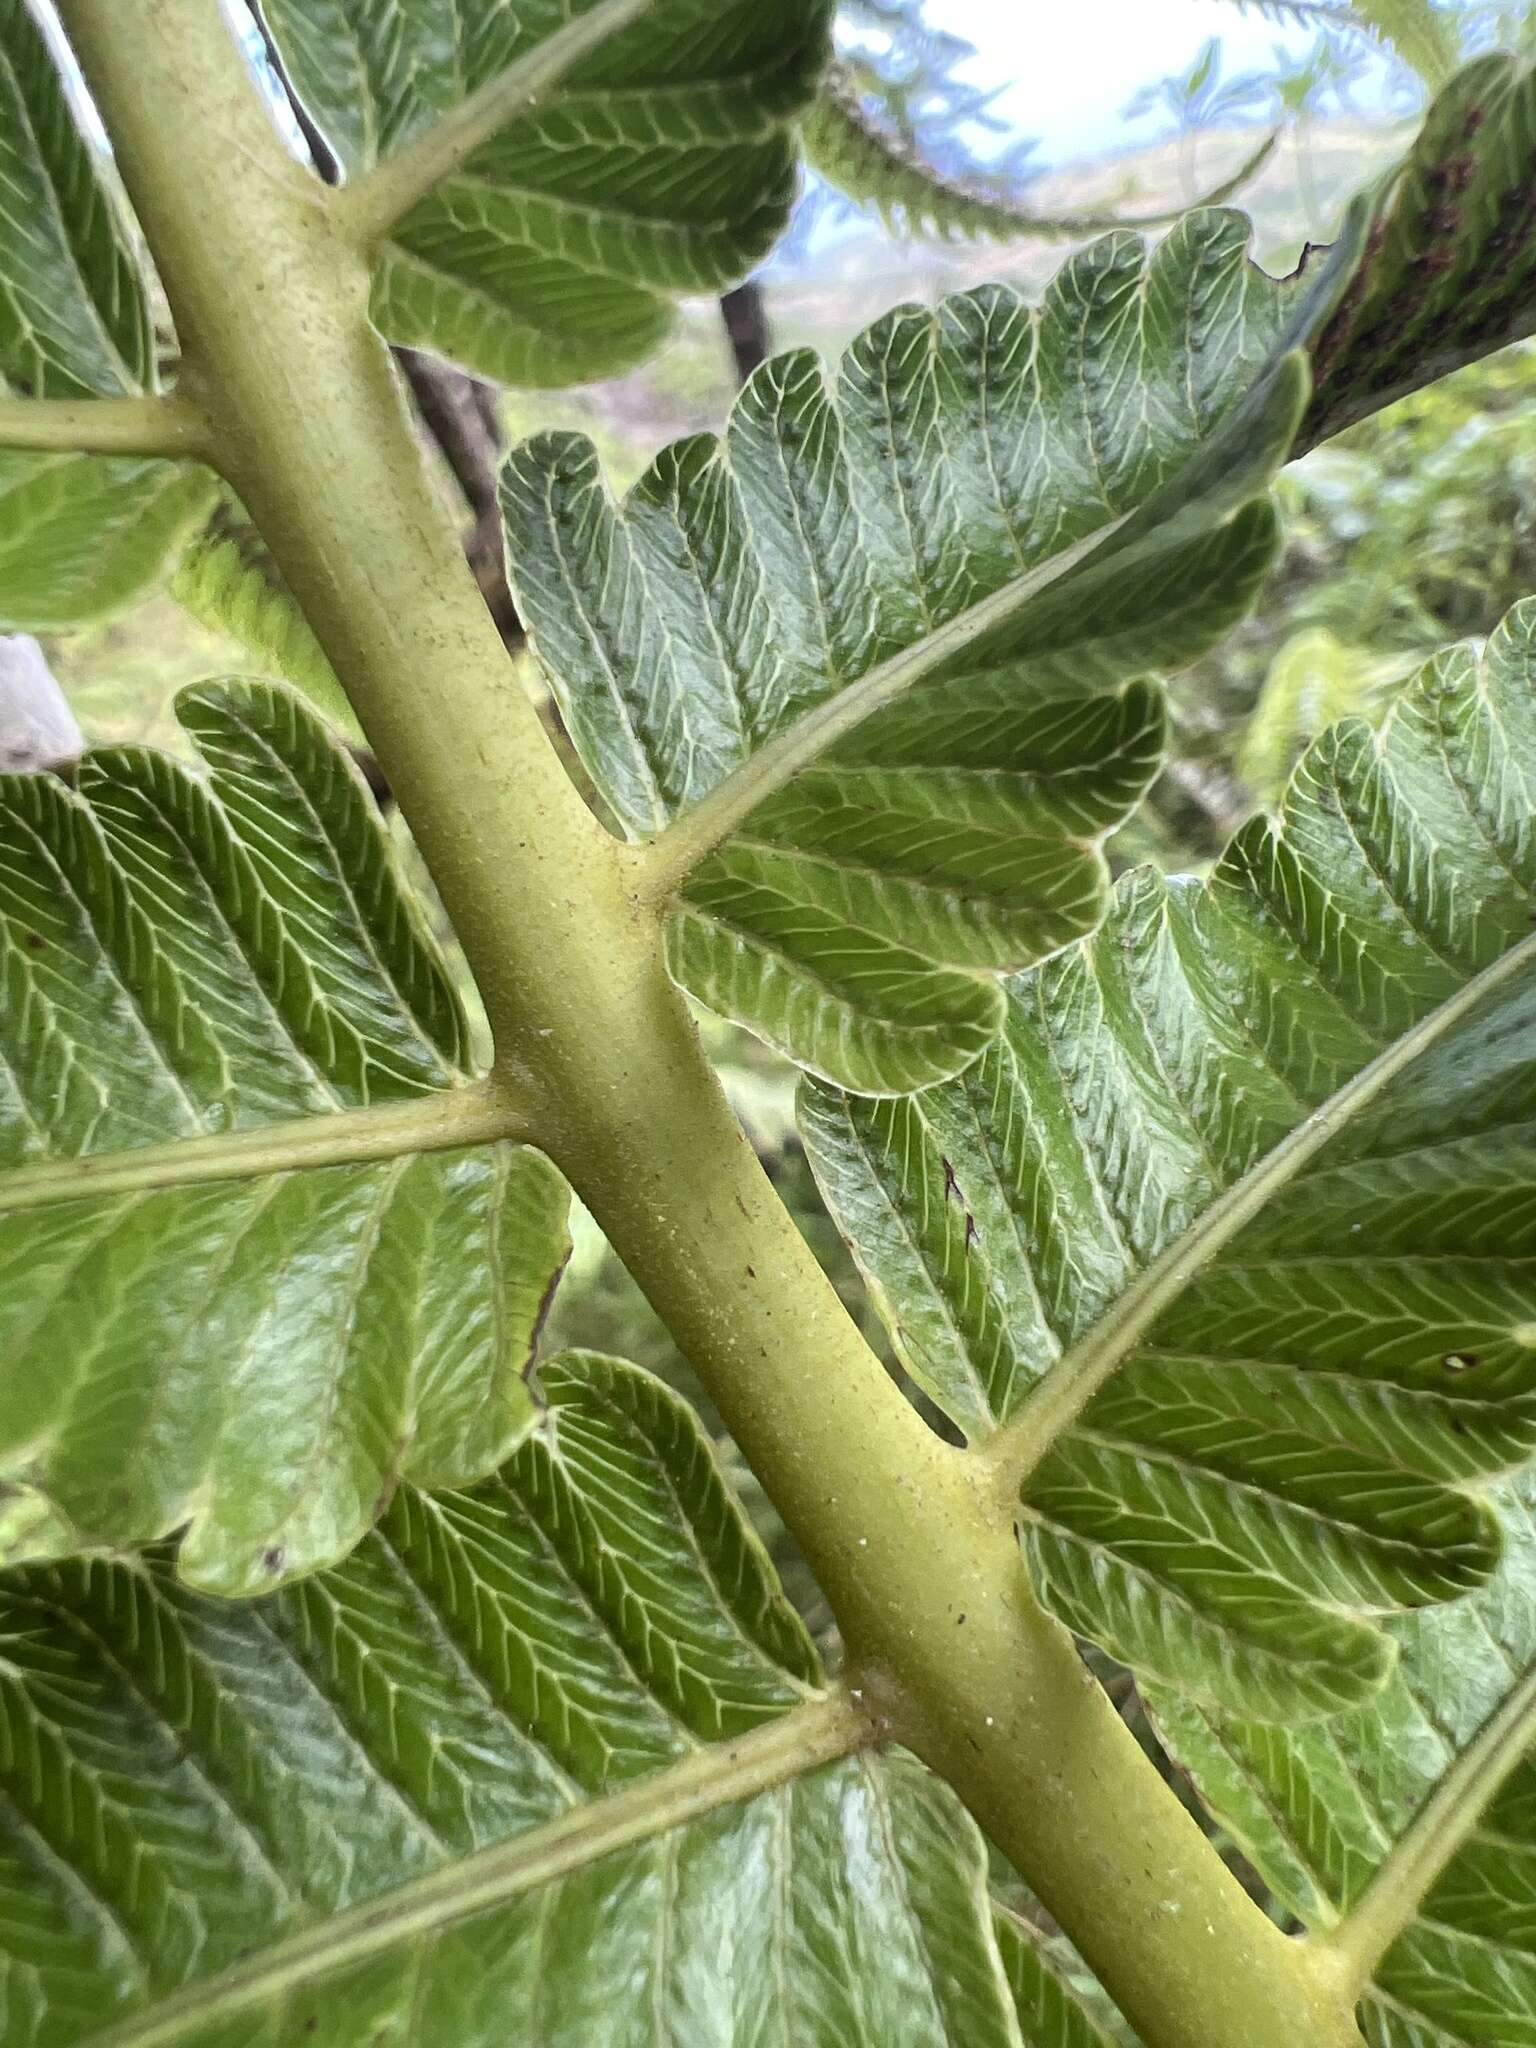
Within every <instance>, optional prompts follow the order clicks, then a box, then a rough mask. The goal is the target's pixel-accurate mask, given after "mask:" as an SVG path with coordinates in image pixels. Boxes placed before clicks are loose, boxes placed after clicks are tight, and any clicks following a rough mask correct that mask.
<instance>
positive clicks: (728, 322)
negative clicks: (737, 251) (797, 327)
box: [720, 277, 773, 384]
mask: <svg viewBox="0 0 1536 2048" xmlns="http://www.w3.org/2000/svg"><path fill="white" fill-rule="evenodd" d="M720 317H721V319H722V320H723V321H724V323H725V338H726V341H727V342H728V343H729V344H730V350H731V361H732V362H733V363H734V364H735V366H736V381H737V382H738V383H739V384H745V383H746V381H747V379H748V378H749V377H750V376H751V374H752V372H753V371H754V370H755V369H756V368H757V366H758V364H759V363H765V362H766V361H767V360H768V357H769V355H770V354H771V353H772V350H773V336H772V334H771V332H770V331H769V327H768V308H767V305H766V304H765V302H764V299H763V288H762V286H761V285H760V284H759V283H758V281H757V279H756V278H755V277H749V278H748V279H747V281H746V283H745V284H739V285H736V286H735V287H734V288H733V289H732V290H730V291H728V292H725V293H723V294H722V296H721V299H720Z"/></svg>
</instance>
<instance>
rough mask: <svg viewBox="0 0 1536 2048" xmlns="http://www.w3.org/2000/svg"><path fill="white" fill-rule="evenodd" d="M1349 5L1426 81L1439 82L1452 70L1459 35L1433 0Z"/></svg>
mask: <svg viewBox="0 0 1536 2048" xmlns="http://www.w3.org/2000/svg"><path fill="white" fill-rule="evenodd" d="M1351 6H1352V8H1353V11H1354V12H1355V14H1357V15H1358V16H1359V17H1360V19H1361V20H1362V21H1363V22H1364V23H1365V25H1366V27H1367V28H1368V29H1369V30H1370V32H1371V34H1372V35H1373V36H1375V38H1376V39H1377V41H1378V42H1382V43H1385V44H1386V46H1387V48H1388V49H1389V50H1395V51H1396V52H1397V54H1398V56H1399V57H1401V58H1402V60H1403V62H1404V63H1405V64H1409V65H1411V66H1412V67H1413V69H1414V70H1415V71H1417V72H1418V74H1419V76H1420V77H1421V78H1423V79H1426V80H1427V81H1428V82H1429V84H1431V85H1443V84H1444V83H1445V81H1446V79H1447V78H1449V77H1450V75H1451V73H1452V72H1453V71H1454V70H1455V68H1456V60H1457V58H1458V56H1459V55H1460V38H1459V35H1458V33H1457V26H1456V22H1455V19H1454V17H1453V15H1452V14H1451V11H1450V10H1449V9H1448V8H1444V7H1438V6H1436V4H1435V0H1351Z"/></svg>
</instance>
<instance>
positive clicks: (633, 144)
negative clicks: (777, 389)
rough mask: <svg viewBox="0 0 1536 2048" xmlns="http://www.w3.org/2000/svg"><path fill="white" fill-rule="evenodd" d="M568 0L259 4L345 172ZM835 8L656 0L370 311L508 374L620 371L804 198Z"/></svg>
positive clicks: (585, 65)
mask: <svg viewBox="0 0 1536 2048" xmlns="http://www.w3.org/2000/svg"><path fill="white" fill-rule="evenodd" d="M584 11H585V9H584V8H583V7H572V6H570V5H568V4H566V0H501V4H498V5H497V6H494V7H486V6H482V5H477V4H473V0H444V4H442V5H439V6H434V7H431V8H409V9H404V8H401V7H399V6H398V5H396V4H395V0H318V4H317V0H263V13H264V15H265V17H266V20H267V22H268V24H269V26H270V28H271V31H272V34H273V37H274V39H275V41H276V43H277V45H278V47H279V48H280V49H281V51H282V54H283V57H284V59H285V61H286V64H287V67H288V71H289V75H290V76H291V78H292V80H293V82H294V84H295V86H296V88H297V90H298V92H299V94H300V97H301V98H302V99H303V101H304V102H305V104H306V106H307V107H308V109H309V112H310V113H311V115H312V116H313V118H314V119H315V121H316V122H317V124H318V126H319V127H320V129H321V131H322V133H323V134H324V135H325V137H326V139H327V141H328V142H329V143H330V145H331V147H332V148H333V149H334V151H335V152H336V155H337V156H338V158H339V159H340V162H341V164H342V167H343V169H344V171H345V173H346V175H347V176H348V177H349V178H355V177H358V176H360V175H362V174H363V173H365V172H366V171H367V170H369V169H370V168H371V167H372V166H373V165H374V164H376V163H377V162H379V160H380V159H381V158H385V157H388V156H389V155H390V154H391V153H393V152H395V151H398V150H399V149H400V148H401V147H402V146H403V145H405V144H407V143H409V142H411V141H413V140H415V139H416V138H418V137H419V136H420V135H421V134H422V132H423V131H424V130H425V129H427V128H428V127H430V125H431V124H432V123H433V122H434V121H436V120H438V119H440V118H441V117H442V116H443V115H444V114H446V113H449V112H451V111H452V110H453V109H454V108H455V107H457V106H458V105H460V104H461V103H462V102H463V101H464V100H465V98H466V97H467V96H468V95H469V94H471V93H473V92H474V91H475V90H476V89H477V88H480V87H483V86H484V85H486V84H487V83H488V82H489V81H490V80H492V79H494V78H495V77H497V76H498V75H499V74H500V73H502V72H504V71H506V70H507V69H508V68H509V67H510V66H511V65H513V64H514V63H517V62H520V61H521V60H523V59H524V58H525V57H527V56H528V55H529V54H530V53H531V52H532V51H534V50H536V49H537V48H538V46H539V44H540V43H542V42H543V41H544V40H545V38H546V37H548V36H549V35H551V34H552V33H553V32H554V31H555V30H557V29H559V28H561V27H562V26H564V25H565V24H566V23H567V22H568V21H569V20H570V19H571V18H572V17H573V16H575V15H579V14H580V13H582V12H584ZM825 51H826V8H825V5H824V4H823V0H788V4H779V5H776V6H774V7H768V8H765V7H763V6H761V5H759V4H757V0H657V4H656V5H654V6H652V7H650V8H648V9H646V10H645V11H644V13H643V14H642V16H641V17H640V19H639V20H637V21H635V22H634V23H632V24H631V25H630V26H629V27H628V28H625V29H622V30H620V31H618V32H617V33H616V34H615V35H613V36H612V37H611V38H610V39H609V40H608V41H606V42H604V43H603V44H602V45H601V46H600V47H599V48H598V49H597V50H595V51H594V52H592V53H591V54H589V55H588V56H587V57H585V58H584V59H582V60H581V62H580V63H579V64H577V65H576V66H574V67H573V68H572V69H571V70H570V71H569V72H568V73H567V74H566V75H565V77H564V78H563V79H562V80H561V82H560V84H559V86H558V88H557V89H554V90H551V91H549V92H547V93H545V94H542V95H541V96H540V98H539V100H538V103H537V104H536V105H535V106H534V107H533V108H532V109H531V110H529V111H527V112H525V113H524V114H522V115H521V116H520V117H518V118H517V119H516V120H514V121H512V122H511V123H509V125H507V126H506V127H505V128H503V129H502V130H501V132H500V133H499V134H497V135H496V136H495V137H494V138H493V139H492V140H491V141H490V142H487V143H486V144H484V145H483V146H482V147H481V148H480V149H478V150H477V151H476V152H475V153H474V155H473V156H472V157H471V158H470V160H469V162H468V163H467V164H466V165H465V166H464V168H463V170H462V171H461V172H460V173H458V174H457V175H455V176H454V177H452V178H450V179H448V180H447V181H446V182H444V183H443V184H441V185H439V186H438V188H437V189H436V190H435V191H434V192H433V193H432V194H431V196H430V197H429V198H427V199H426V200H424V201H423V202H422V203H421V204H419V205H417V206H416V207H414V208H413V209H412V210H411V211H410V212H409V213H408V214H407V215H406V216H405V218H404V219H403V220H401V221H399V222H398V223H397V224H396V225H395V227H394V228H393V230H392V231H391V232H390V234H389V236H388V238H387V240H386V242H385V243H384V245H383V247H382V249H381V250H380V252H379V261H378V269H377V272H376V275H375V282H374V291H373V316H374V319H375V321H376V322H377V324H378V326H379V327H380V329H381V330H382V331H383V332H384V333H385V334H386V335H388V337H389V338H390V340H392V341H397V342H404V343H408V344H410V345H411V346H414V347H420V348H433V349H436V350H438V351H439V352H440V353H442V354H444V355H447V356H452V357H453V358H454V359H455V360H456V361H458V362H461V363H463V364H465V365H466V366H467V367H468V368H470V369H473V370H477V371H478V372H479V373H480V374H481V375H482V376H486V377H490V378H494V379H496V380H497V381H499V382H502V383H507V384H524V385H551V384H570V383H579V382H583V381H585V380H586V379H588V378H593V377H602V376H610V375H612V374H613V373H614V372H616V371H618V370H621V369H625V368H627V367H628V366H629V365H630V364H632V363H634V362H637V361H639V360H640V359H641V358H642V357H644V356H646V355H648V354H649V353H650V352H651V350H652V349H654V348H655V347H656V345H657V344H658V342H659V341H660V340H661V339H662V337H663V336H664V334H665V333H666V331H667V329H668V327H669V325H670V323H671V311H670V301H671V298H672V297H673V296H674V295H676V294H679V293H683V292H699V291H713V290H717V289H718V288H719V287H720V286H721V285H723V284H727V283H729V282H730V281H731V280H732V279H734V278H736V277H739V276H741V275H742V274H743V273H744V272H746V271H747V270H749V269H750V268H751V267H752V265H753V264H754V263H756V262H757V261H758V260H759V258H760V257H762V256H763V255H765V254H766V252H767V250H768V249H769V247H770V246H771V244H772V242H773V240H774V238H775V236H776V235H777V234H778V233H779V231H780V229H781V228H782V227H783V225H784V221H785V219H786V217H787V215H788V211H789V206H790V202H791V199H792V198H793V194H794V175H795V140H794V131H793V126H792V124H793V121H794V118H795V116H796V114H797V113H798V112H799V110H800V107H801V105H802V104H803V102H804V100H805V98H806V95H807V94H808V92H809V91H810V89H811V86H812V84H813V82H814V80H815V77H816V75H817V73H818V72H819V70H820V68H821V66H822V63H823V62H824V60H825Z"/></svg>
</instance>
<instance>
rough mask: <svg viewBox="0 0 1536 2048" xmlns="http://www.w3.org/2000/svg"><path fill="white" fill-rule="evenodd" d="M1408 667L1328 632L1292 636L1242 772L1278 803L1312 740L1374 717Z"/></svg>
mask: <svg viewBox="0 0 1536 2048" xmlns="http://www.w3.org/2000/svg"><path fill="white" fill-rule="evenodd" d="M1406 666H1407V663H1406V662H1405V661H1403V660H1398V661H1394V660H1392V659H1391V658H1390V657H1388V658H1387V659H1385V660H1383V658H1382V657H1381V656H1380V655H1376V654H1372V653H1371V652H1370V651H1369V650H1368V649H1366V648H1363V647H1353V646H1351V645H1349V643H1348V642H1346V641H1343V640H1340V639H1339V638H1338V636H1337V635H1336V634H1334V633H1330V632H1329V631H1328V629H1327V627H1326V626H1313V627H1307V628H1304V629H1303V630H1302V631H1301V632H1299V633H1293V634H1292V635H1291V636H1290V638H1289V639H1288V640H1287V641H1285V643H1284V644H1283V646H1281V647H1280V649H1279V650H1278V651H1277V653H1276V654H1275V656H1274V659H1273V660H1272V661H1271V662H1270V664H1269V667H1268V669H1267V670H1266V671H1265V674H1264V681H1263V683H1262V685H1261V686H1260V689H1259V696H1258V701H1257V703H1255V705H1254V707H1253V711H1252V713H1251V715H1250V717H1249V720H1248V729H1247V731H1246V732H1245V733H1244V734H1243V744H1242V747H1241V749H1240V750H1239V753H1238V756H1237V764H1236V765H1237V772H1238V774H1239V775H1240V776H1241V777H1242V779H1243V781H1244V782H1246V783H1247V785H1248V787H1249V788H1250V789H1251V790H1252V791H1253V793H1254V795H1255V796H1257V797H1259V798H1260V799H1261V800H1262V801H1264V802H1266V803H1269V802H1273V801H1274V800H1275V799H1276V798H1277V797H1278V796H1279V795H1280V792H1281V791H1282V790H1283V789H1284V787H1285V784H1286V782H1287V780H1288V779H1289V777H1290V772H1291V770H1292V768H1293V767H1294V766H1295V764H1296V760H1297V757H1298V756H1299V755H1300V753H1301V751H1302V749H1303V747H1304V746H1305V745H1306V744H1307V742H1308V741H1309V740H1315V739H1316V738H1317V736H1318V734H1319V733H1321V732H1323V731H1325V730H1326V729H1327V727H1329V726H1330V725H1332V724H1333V723H1334V721H1335V720H1336V719H1340V718H1344V717H1347V716H1348V714H1349V713H1350V712H1352V711H1358V712H1360V713H1361V714H1362V715H1365V714H1366V713H1368V712H1369V711H1370V710H1371V709H1372V707H1373V702H1374V701H1375V700H1377V699H1378V698H1380V697H1381V696H1382V695H1383V691H1384V685H1385V684H1386V683H1387V682H1388V681H1389V680H1397V679H1398V678H1400V677H1401V675H1402V673H1403V670H1404V668H1405V667H1406Z"/></svg>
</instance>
